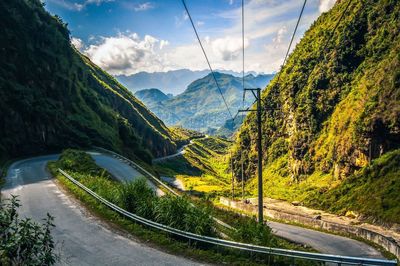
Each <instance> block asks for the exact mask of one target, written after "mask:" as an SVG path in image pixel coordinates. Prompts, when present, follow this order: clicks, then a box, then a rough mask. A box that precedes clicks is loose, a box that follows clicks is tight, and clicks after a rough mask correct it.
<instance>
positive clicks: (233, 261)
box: [49, 150, 310, 265]
mask: <svg viewBox="0 0 400 266" xmlns="http://www.w3.org/2000/svg"><path fill="white" fill-rule="evenodd" d="M73 161H75V162H78V161H84V162H85V163H84V165H86V169H82V168H80V167H79V168H78V169H79V172H77V171H76V170H77V169H76V168H74V165H77V164H75V163H74V162H73ZM90 161H92V159H91V157H90V156H89V155H88V154H86V153H84V152H80V151H75V150H66V151H64V152H63V154H62V156H61V157H60V159H59V161H57V162H53V163H50V164H49V169H50V170H51V171H52V172H53V174H54V175H56V176H57V178H58V180H59V181H60V182H61V183H62V184H63V185H64V186H66V187H67V188H68V189H69V190H70V191H71V192H72V193H73V194H74V195H76V196H77V197H78V198H79V199H80V200H82V201H83V202H85V203H86V204H88V207H89V208H90V209H91V210H93V211H95V212H96V213H97V214H99V215H101V216H102V217H104V218H106V219H107V220H110V221H112V222H114V223H117V224H118V225H120V226H122V227H123V228H125V229H127V230H129V231H130V232H132V233H134V234H135V235H136V236H137V237H139V238H141V239H142V240H144V241H146V242H147V241H151V242H152V243H156V244H157V245H158V246H161V247H164V248H166V249H167V250H169V251H172V252H174V253H179V254H180V255H186V256H191V257H195V258H198V259H201V260H204V261H209V262H213V263H224V264H229V265H266V264H267V261H266V259H267V258H266V257H259V256H255V255H252V256H250V257H249V254H247V253H243V252H237V251H235V250H230V249H225V248H222V247H219V248H217V247H214V246H208V245H205V244H204V245H203V244H200V243H193V242H192V245H189V246H188V245H187V244H186V243H185V242H181V241H179V240H180V239H179V238H175V237H173V238H171V237H170V236H168V235H167V234H165V233H162V232H159V231H153V230H151V229H147V228H145V227H143V226H141V225H138V224H135V223H132V222H131V221H129V220H127V219H125V218H123V217H121V216H119V215H117V214H116V213H115V212H113V211H111V210H110V209H108V208H107V207H105V206H104V205H102V204H100V203H99V202H97V201H96V200H95V199H93V198H92V197H91V196H90V195H88V194H86V193H85V192H84V191H82V190H81V189H80V188H78V187H77V186H75V185H74V184H72V183H71V182H69V181H68V179H66V178H65V177H63V176H62V175H60V174H59V173H58V172H57V171H56V169H57V167H60V166H65V167H67V168H66V169H67V171H68V172H69V173H71V175H72V176H73V177H74V178H76V179H77V180H79V181H80V182H82V183H83V184H84V185H85V186H87V187H89V188H90V189H92V190H93V191H95V192H96V193H98V194H99V195H101V196H102V197H104V198H106V199H108V200H110V201H112V202H114V203H116V204H117V205H119V206H121V207H123V208H125V209H129V210H130V211H133V212H135V213H137V214H139V215H143V216H145V217H146V218H149V219H153V220H154V221H157V222H160V223H162V224H165V225H169V226H172V227H175V228H178V229H181V230H185V231H189V232H193V233H196V234H201V235H209V236H215V235H216V232H215V228H217V227H218V226H217V225H216V224H215V223H214V220H213V219H212V218H211V215H213V216H215V215H217V216H218V217H221V218H224V219H225V218H226V220H228V221H229V223H230V224H231V225H233V226H235V227H237V228H239V230H238V232H237V233H232V232H231V231H229V232H227V233H228V234H229V237H230V238H231V239H234V240H237V241H244V242H247V243H253V244H261V245H263V244H270V245H272V246H275V247H280V248H290V249H301V250H309V249H304V248H302V247H300V246H298V245H295V244H292V243H289V242H287V241H285V240H282V239H279V238H276V237H274V236H273V235H272V234H271V230H270V228H269V227H267V226H257V225H256V222H255V221H254V219H252V218H250V217H241V216H240V215H238V214H233V213H229V212H226V211H222V210H217V209H214V208H212V205H210V203H209V202H196V207H193V206H192V205H191V203H190V199H189V198H187V197H182V198H179V197H173V196H163V197H161V198H157V197H155V194H154V192H153V191H152V190H151V189H150V188H149V187H147V185H146V182H144V180H140V179H139V180H137V181H134V182H131V183H125V184H123V183H120V182H116V181H114V180H113V179H112V176H110V175H109V174H108V173H107V172H105V171H104V170H103V169H101V168H99V167H97V166H96V165H95V164H94V162H93V161H92V163H86V162H90ZM144 199H147V200H144ZM149 201H150V203H149ZM143 210H145V211H143ZM269 260H271V261H274V265H288V264H289V263H290V262H291V260H288V259H285V258H276V257H271V258H269ZM299 265H310V262H308V263H307V262H305V263H304V264H302V262H301V261H299Z"/></svg>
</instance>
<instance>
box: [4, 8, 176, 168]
mask: <svg viewBox="0 0 400 266" xmlns="http://www.w3.org/2000/svg"><path fill="white" fill-rule="evenodd" d="M0 24H1V27H0V47H1V48H0V61H1V64H0V114H1V115H0V158H1V157H15V156H21V155H26V154H32V153H38V152H43V151H51V150H58V149H61V148H64V147H78V146H79V147H89V146H92V145H97V146H103V147H106V148H110V149H114V150H117V151H121V152H124V153H125V154H127V155H130V156H134V157H140V158H141V159H143V160H146V161H150V158H151V157H152V156H162V155H166V154H168V153H172V152H174V151H175V150H176V145H175V143H174V142H173V140H172V138H171V136H170V131H169V130H168V129H167V128H166V127H165V125H164V124H163V122H162V121H161V120H159V119H158V118H157V117H155V116H154V115H153V114H152V113H151V112H149V110H148V109H147V108H146V107H145V106H144V105H143V104H142V103H141V102H140V101H138V100H137V99H136V98H135V97H133V96H132V94H131V93H130V92H129V91H128V90H127V89H126V88H124V87H123V86H122V85H120V84H119V83H118V82H117V81H116V80H115V79H114V78H112V77H111V76H110V75H108V74H107V73H105V72H104V71H102V70H101V69H100V68H99V67H97V66H96V65H94V64H93V63H92V62H91V61H90V60H89V59H88V58H86V57H84V56H82V55H81V54H80V53H79V52H78V51H76V50H75V49H74V48H72V47H71V44H70V36H69V31H68V29H67V26H66V25H65V24H64V23H63V22H62V21H61V20H60V19H59V18H58V17H57V16H55V17H53V16H51V15H50V14H48V13H47V12H46V11H45V10H44V8H43V7H42V4H41V2H40V1H39V0H15V1H1V3H0Z"/></svg>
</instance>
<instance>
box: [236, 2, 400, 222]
mask: <svg viewBox="0 0 400 266" xmlns="http://www.w3.org/2000/svg"><path fill="white" fill-rule="evenodd" d="M347 4H348V0H346V1H338V2H337V3H336V5H335V6H334V7H333V8H332V10H331V11H329V12H328V13H325V14H322V15H321V16H320V17H319V18H318V20H317V21H316V22H314V23H313V25H312V26H311V28H310V29H309V30H308V31H307V32H306V33H305V35H304V37H303V38H302V39H301V41H300V43H299V44H298V45H297V46H296V48H295V50H294V51H293V53H292V54H291V56H290V57H289V60H288V62H287V64H286V66H285V67H284V68H283V70H282V73H281V75H280V78H279V80H278V78H277V77H275V78H274V79H273V80H272V82H271V84H270V85H269V86H268V87H267V88H266V90H265V91H264V92H263V95H262V97H263V100H264V102H265V103H266V104H267V107H269V108H270V109H269V110H264V111H263V115H262V116H263V123H262V127H263V132H264V133H263V137H264V138H263V144H262V147H263V150H264V157H263V163H264V166H266V170H265V171H264V179H265V180H264V182H265V186H264V187H265V192H266V195H267V196H272V197H275V198H283V199H288V200H301V201H303V202H304V203H306V204H311V205H317V206H322V207H324V208H330V209H332V210H335V211H338V212H340V213H345V211H346V210H354V211H356V212H357V211H359V212H361V213H363V214H367V215H374V216H375V217H377V218H379V219H383V220H386V221H395V222H400V220H399V217H400V213H399V210H398V208H397V206H396V202H397V204H398V202H399V200H400V198H399V195H400V191H399V187H400V186H399V183H400V165H399V164H397V165H396V164H393V163H389V162H392V161H393V160H395V159H393V158H392V157H390V158H392V159H390V158H388V159H385V160H378V161H376V162H374V165H379V167H382V168H385V164H386V163H387V164H388V165H389V164H390V167H388V168H385V169H386V170H387V171H386V170H385V171H386V172H382V174H379V171H377V170H376V166H373V169H375V170H374V174H373V175H368V174H367V173H368V170H366V169H367V168H366V167H367V166H368V165H369V164H370V163H371V161H372V160H374V159H378V158H381V157H382V156H385V154H387V153H388V152H391V151H394V150H396V149H399V147H400V119H399V117H400V35H399V29H400V17H399V14H400V2H399V1H395V0H381V1H372V0H371V1H361V0H353V1H352V2H351V3H350V6H349V8H348V10H347V12H346V13H345V15H344V17H343V19H342V21H341V22H340V24H339V25H338V28H337V29H336V31H335V32H334V33H333V35H332V39H331V40H330V41H328V39H329V37H330V34H331V33H332V30H333V28H334V26H335V24H336V22H337V21H338V20H339V17H340V15H341V14H342V12H343V11H344V9H345V7H346V5H347ZM324 48H325V49H324ZM277 76H278V75H277ZM256 137H257V134H256V120H255V115H254V114H250V115H249V116H248V117H247V119H246V120H245V123H244V124H243V126H242V127H241V129H240V133H239V134H238V136H237V139H236V144H235V155H234V158H235V161H236V162H237V163H236V164H235V165H236V172H237V173H239V171H240V169H239V167H240V164H239V163H238V162H239V160H240V158H241V153H243V154H244V158H245V160H246V162H245V168H246V176H247V177H248V178H253V177H254V174H255V170H256V162H257V157H256V156H257V151H256ZM240 147H243V148H242V149H241V148H240ZM395 158H397V157H395ZM378 162H379V163H378ZM238 176H239V175H238ZM372 176H373V178H372ZM349 177H351V180H352V181H348V182H347V181H346V183H345V184H346V186H349V187H351V189H350V190H348V193H355V191H357V194H354V196H352V197H347V198H346V199H348V202H346V203H345V202H344V201H342V200H341V197H342V196H345V194H346V193H345V192H344V191H345V190H341V189H340V186H344V185H343V182H344V180H346V179H348V178H349ZM357 178H360V179H363V181H360V182H359V181H355V180H356V179H357ZM375 179H382V180H380V181H379V182H378V181H376V180H375ZM386 179H387V180H386ZM389 179H390V182H389V181H388V180H389ZM385 180H386V181H388V182H386V181H385ZM349 182H351V185H350V183H349ZM249 183H250V184H249V188H252V189H255V188H256V183H255V182H253V181H252V182H249ZM361 184H362V185H361ZM373 184H381V185H382V186H384V188H382V190H385V189H392V190H395V191H394V193H388V194H385V195H383V194H382V193H374V195H375V196H376V197H375V198H374V199H373V200H374V201H375V202H376V204H375V205H374V206H373V207H374V208H375V211H374V212H371V211H370V212H367V211H366V209H365V208H364V207H362V206H361V205H362V204H360V203H361V198H362V197H361V195H362V194H363V193H370V191H369V190H368V189H367V188H368V187H369V185H373ZM333 188H335V191H336V192H334V193H333V192H331V190H332V189H333ZM254 192H255V190H254ZM357 195H358V196H357ZM325 197H329V199H326V200H324V198H325ZM332 197H336V198H335V199H334V200H333V198H332ZM383 197H390V199H386V200H384V199H383ZM316 199H318V200H316ZM321 201H324V202H323V203H321ZM334 205H335V206H334Z"/></svg>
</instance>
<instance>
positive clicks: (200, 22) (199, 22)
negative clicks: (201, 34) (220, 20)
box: [196, 21, 204, 26]
mask: <svg viewBox="0 0 400 266" xmlns="http://www.w3.org/2000/svg"><path fill="white" fill-rule="evenodd" d="M196 24H197V26H203V25H204V21H197V22H196Z"/></svg>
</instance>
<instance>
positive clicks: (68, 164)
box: [58, 149, 101, 174]
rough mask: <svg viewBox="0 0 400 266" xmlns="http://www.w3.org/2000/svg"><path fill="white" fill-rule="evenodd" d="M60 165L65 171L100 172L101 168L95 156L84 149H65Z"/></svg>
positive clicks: (59, 161)
mask: <svg viewBox="0 0 400 266" xmlns="http://www.w3.org/2000/svg"><path fill="white" fill-rule="evenodd" d="M58 167H60V168H62V169H63V170H65V171H74V172H79V173H90V174H99V172H101V168H99V167H98V166H97V165H96V163H95V161H94V160H93V158H92V157H91V156H90V155H89V154H87V153H86V152H84V151H79V150H73V149H67V150H64V151H63V152H62V154H61V156H60V159H59V160H58Z"/></svg>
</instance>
